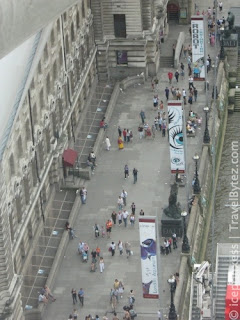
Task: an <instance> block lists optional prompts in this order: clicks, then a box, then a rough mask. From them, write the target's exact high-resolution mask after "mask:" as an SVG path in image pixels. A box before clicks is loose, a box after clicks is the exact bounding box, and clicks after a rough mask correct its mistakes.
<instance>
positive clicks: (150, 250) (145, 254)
mask: <svg viewBox="0 0 240 320" xmlns="http://www.w3.org/2000/svg"><path fill="white" fill-rule="evenodd" d="M155 255H156V242H155V241H154V240H153V239H146V240H144V241H143V242H142V245H141V258H142V259H144V260H145V259H147V258H148V259H151V257H152V256H155Z"/></svg>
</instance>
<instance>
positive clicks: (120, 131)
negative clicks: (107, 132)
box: [118, 126, 122, 137]
mask: <svg viewBox="0 0 240 320" xmlns="http://www.w3.org/2000/svg"><path fill="white" fill-rule="evenodd" d="M118 136H119V137H121V136H122V129H121V127H120V126H118Z"/></svg>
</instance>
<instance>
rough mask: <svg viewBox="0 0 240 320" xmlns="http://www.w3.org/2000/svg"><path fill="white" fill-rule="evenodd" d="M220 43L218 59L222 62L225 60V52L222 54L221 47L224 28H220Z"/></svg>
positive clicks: (222, 47)
mask: <svg viewBox="0 0 240 320" xmlns="http://www.w3.org/2000/svg"><path fill="white" fill-rule="evenodd" d="M220 32H221V34H220V37H221V38H220V43H221V49H220V59H221V60H224V59H225V52H224V46H223V44H224V43H223V35H224V26H221V28H220Z"/></svg>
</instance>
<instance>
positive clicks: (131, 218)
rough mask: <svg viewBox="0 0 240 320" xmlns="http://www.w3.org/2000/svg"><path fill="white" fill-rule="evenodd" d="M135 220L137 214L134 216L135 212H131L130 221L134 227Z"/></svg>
mask: <svg viewBox="0 0 240 320" xmlns="http://www.w3.org/2000/svg"><path fill="white" fill-rule="evenodd" d="M134 222H135V216H134V214H131V215H130V223H131V226H132V227H133V226H134Z"/></svg>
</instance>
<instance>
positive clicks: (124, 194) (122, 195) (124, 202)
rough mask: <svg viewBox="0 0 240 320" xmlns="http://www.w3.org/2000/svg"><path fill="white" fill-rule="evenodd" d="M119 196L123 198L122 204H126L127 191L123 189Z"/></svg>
mask: <svg viewBox="0 0 240 320" xmlns="http://www.w3.org/2000/svg"><path fill="white" fill-rule="evenodd" d="M121 197H122V199H123V204H124V206H126V205H127V191H125V190H123V191H122V193H121ZM120 210H121V209H120Z"/></svg>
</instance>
